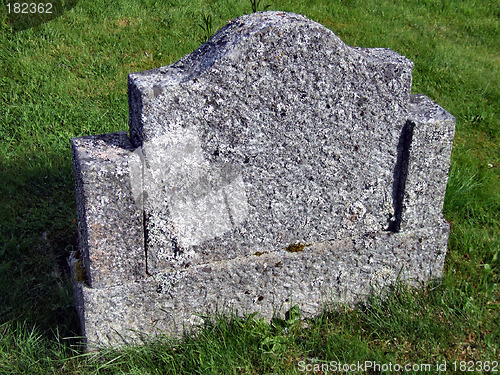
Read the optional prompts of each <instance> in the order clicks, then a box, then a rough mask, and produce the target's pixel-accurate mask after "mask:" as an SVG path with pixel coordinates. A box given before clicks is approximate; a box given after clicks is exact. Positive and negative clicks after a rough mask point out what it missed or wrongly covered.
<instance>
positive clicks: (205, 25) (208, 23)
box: [198, 13, 213, 42]
mask: <svg viewBox="0 0 500 375" xmlns="http://www.w3.org/2000/svg"><path fill="white" fill-rule="evenodd" d="M201 21H202V22H201V23H199V24H198V26H200V28H201V29H202V30H203V33H204V34H203V38H202V41H203V42H207V41H208V39H210V37H211V36H212V33H213V31H212V15H211V14H210V13H209V14H202V15H201Z"/></svg>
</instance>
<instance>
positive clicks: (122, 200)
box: [72, 132, 146, 288]
mask: <svg viewBox="0 0 500 375" xmlns="http://www.w3.org/2000/svg"><path fill="white" fill-rule="evenodd" d="M72 146H73V164H74V176H75V191H76V201H77V214H78V230H79V241H80V244H79V249H80V251H79V252H80V254H79V256H78V257H79V259H80V262H81V263H80V265H79V266H80V267H81V266H83V267H84V269H85V272H83V270H81V271H82V272H80V274H81V276H80V278H86V279H87V280H86V281H87V282H88V283H89V285H90V286H91V287H93V288H100V287H105V286H110V285H117V284H123V283H127V282H130V281H136V280H140V279H142V278H144V277H145V275H146V264H145V262H146V254H145V251H144V226H143V207H142V162H141V160H140V157H139V155H138V154H137V153H134V152H133V148H132V145H131V144H130V140H129V139H128V136H127V133H126V132H119V133H114V134H105V135H100V136H90V137H81V138H73V139H72Z"/></svg>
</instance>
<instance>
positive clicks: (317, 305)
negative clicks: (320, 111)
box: [78, 222, 449, 346]
mask: <svg viewBox="0 0 500 375" xmlns="http://www.w3.org/2000/svg"><path fill="white" fill-rule="evenodd" d="M448 233H449V226H448V224H447V223H444V222H443V223H442V224H441V225H440V226H437V227H434V228H432V229H429V228H425V229H420V230H418V231H414V232H412V233H409V234H408V233H390V232H383V233H377V234H369V235H364V236H361V237H357V238H346V239H343V240H337V241H328V242H322V243H316V244H314V245H311V246H306V247H305V248H304V249H303V250H302V251H298V252H293V253H292V252H288V251H286V250H282V251H275V252H270V253H264V254H261V255H258V256H257V255H253V256H249V257H244V258H237V259H232V260H229V261H221V262H214V263H211V264H207V265H199V266H193V267H189V268H188V269H185V270H181V271H174V272H172V273H169V274H165V275H164V278H163V282H161V281H160V282H159V280H158V278H155V277H149V278H147V279H145V280H144V281H143V282H140V283H129V284H125V285H119V286H116V287H110V288H105V289H92V288H88V287H85V286H84V285H80V286H79V290H78V294H80V295H82V296H83V298H84V300H85V320H86V322H87V324H86V327H87V331H86V336H87V337H88V338H89V345H90V346H92V345H96V344H100V345H107V344H119V343H124V342H134V341H137V339H138V338H140V337H144V333H149V334H152V335H155V334H161V333H167V334H170V335H179V334H181V333H182V332H183V329H184V328H187V329H190V327H191V326H192V325H193V324H199V323H201V322H202V321H203V319H202V316H204V315H206V314H210V313H211V314H214V313H216V312H218V313H221V312H226V313H227V312H236V311H239V312H240V313H241V312H245V313H253V312H257V313H258V314H259V316H260V317H264V318H267V319H270V318H272V317H273V316H283V314H284V313H285V312H286V311H287V310H288V309H289V308H290V307H291V305H296V304H298V305H299V306H300V311H301V314H302V316H303V317H311V316H314V315H315V314H319V313H321V312H322V309H323V308H324V307H325V306H337V304H339V303H342V304H346V305H350V306H354V305H355V304H356V303H363V302H364V301H366V298H367V297H368V296H369V295H370V294H372V293H373V291H374V290H375V291H377V290H378V291H380V290H381V289H382V288H385V287H387V286H389V285H391V284H392V283H394V282H395V280H396V279H398V278H399V279H400V280H408V281H411V282H414V283H420V282H422V281H427V280H429V279H430V278H438V277H441V272H442V268H443V263H444V257H445V253H446V243H447V240H448Z"/></svg>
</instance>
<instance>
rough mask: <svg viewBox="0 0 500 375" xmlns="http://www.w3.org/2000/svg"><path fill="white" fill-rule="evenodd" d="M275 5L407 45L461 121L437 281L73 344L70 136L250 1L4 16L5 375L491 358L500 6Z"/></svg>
mask: <svg viewBox="0 0 500 375" xmlns="http://www.w3.org/2000/svg"><path fill="white" fill-rule="evenodd" d="M268 4H270V7H269V9H272V10H284V11H292V12H295V13H301V14H305V15H306V16H308V17H309V18H311V19H313V20H315V21H318V22H320V23H322V24H323V25H325V26H327V27H328V28H330V29H331V30H333V31H334V32H335V33H336V34H337V35H338V36H340V37H341V38H342V39H343V40H344V41H345V42H346V43H348V44H349V45H354V46H361V47H388V48H391V49H393V50H395V51H397V52H399V53H401V54H403V55H405V56H407V57H408V58H410V59H411V60H413V61H414V63H415V69H414V74H413V77H414V83H413V92H414V93H423V94H425V95H427V96H429V97H430V98H431V99H433V100H434V101H436V102H437V103H439V104H440V105H441V106H443V107H444V108H446V109H447V110H448V111H449V112H451V113H452V114H453V115H454V116H455V117H456V119H457V132H456V136H455V142H454V149H453V154H452V167H451V171H450V178H449V183H448V189H447V194H446V199H445V207H444V212H445V216H446V218H447V219H448V220H449V221H450V222H451V236H450V241H449V250H448V254H447V258H446V263H445V272H444V276H443V279H442V280H441V281H440V282H439V283H435V284H432V285H429V286H425V287H422V288H420V289H412V290H408V289H405V288H404V287H402V286H400V287H398V288H396V290H395V291H394V293H392V294H390V295H389V296H388V298H387V299H385V300H381V299H377V298H374V299H373V301H371V304H370V305H369V307H366V308H364V309H358V310H350V309H342V308H341V309H339V310H338V311H335V312H327V311H325V313H324V314H323V315H322V316H320V317H317V318H316V319H313V320H308V321H301V320H300V319H296V318H297V317H298V316H299V314H300V312H298V311H295V315H294V316H292V317H291V318H289V319H288V320H275V321H274V322H272V323H271V324H268V323H266V322H263V321H261V320H258V319H257V318H256V317H255V316H251V317H246V318H241V317H235V316H225V317H213V319H212V321H211V322H210V323H207V325H206V326H205V327H203V329H202V330H201V331H200V332H199V334H198V336H197V337H186V338H184V339H182V340H180V341H174V340H171V339H168V338H164V339H162V340H159V341H157V342H154V343H151V344H148V345H146V346H142V347H127V348H123V349H121V350H104V351H102V352H100V353H97V354H90V355H86V354H83V353H82V352H81V351H79V348H78V340H77V339H71V337H73V336H75V335H76V332H77V324H76V319H75V311H74V307H73V302H72V295H71V285H70V280H69V274H68V266H67V262H66V259H67V256H68V255H69V253H70V252H71V251H72V250H74V249H75V248H76V223H75V218H76V213H75V204H74V191H73V177H72V165H71V152H70V144H69V139H70V138H71V137H78V136H83V135H90V134H101V133H108V132H113V131H117V130H126V129H128V105H127V74H128V73H130V72H137V71H141V70H145V69H150V68H154V67H158V66H163V65H168V64H170V63H172V62H175V61H176V60H177V59H179V58H180V57H182V56H183V55H185V54H187V53H190V52H191V51H193V50H194V49H196V48H197V47H198V45H199V43H200V41H202V40H204V39H205V38H206V37H207V35H206V34H207V30H208V29H209V28H210V31H213V30H217V29H218V28H220V27H221V26H223V25H224V24H225V23H226V21H227V20H230V19H232V18H235V17H237V16H240V15H242V14H244V13H249V12H251V11H252V8H251V2H249V1H244V0H227V1H217V0H207V1H196V0H193V1H185V0H169V1H159V0H158V1H153V0H138V1H125V0H114V1H102V0H95V1H87V0H80V1H79V2H78V3H77V4H76V5H75V6H74V7H73V9H71V10H70V11H68V12H66V13H64V14H63V15H62V16H61V17H59V18H57V19H54V20H52V21H50V22H48V23H45V24H42V25H39V26H36V27H34V28H32V29H27V30H23V31H18V32H16V33H13V32H12V31H11V30H10V26H9V25H5V23H4V24H2V30H1V32H0V108H1V109H0V113H1V117H0V180H1V183H0V222H1V227H0V369H1V372H2V373H5V374H23V373H26V374H48V373H51V374H115V373H116V374H125V373H126V374H169V373H171V374H191V373H199V374H210V373H213V374H220V373H222V374H244V373H245V374H266V373H267V374H273V373H279V374H285V373H286V374H288V373H289V374H294V373H302V372H301V371H299V363H302V364H304V365H305V364H309V365H311V366H313V365H325V364H328V363H330V361H339V362H342V363H356V362H357V361H361V362H363V361H365V360H367V361H376V362H377V363H389V362H392V363H399V364H404V363H432V364H437V363H443V361H447V365H448V369H450V366H452V363H453V361H487V360H489V361H492V360H498V358H499V357H500V355H499V344H500V337H499V336H500V330H499V327H498V321H499V312H500V304H499V294H500V293H499V287H498V283H499V277H498V275H499V264H500V262H499V253H498V252H499V249H500V229H499V222H500V220H499V219H500V218H499V213H500V192H499V188H498V187H499V186H500V179H499V167H500V160H499V159H500V158H499V157H500V147H499V129H500V126H499V125H500V124H499V120H498V119H499V118H500V113H499V108H500V95H499V93H500V90H499V88H500V74H499V68H498V66H499V62H500V45H499V44H498V40H499V39H500V35H499V23H500V22H499V18H500V6H499V5H498V2H495V1H488V0H481V1H480V0H463V1H458V0H447V1H446V0H432V1H431V0H407V1H404V2H403V1H398V0H383V1H375V0H366V1H360V0H337V1H334V0H330V1H327V0H317V1H294V0H282V1H278V0H275V1H269V2H266V3H262V4H261V5H260V7H261V8H262V7H263V6H267V5H268ZM208 15H210V21H208V19H207V18H205V20H204V19H203V17H208ZM0 19H3V17H2V18H0ZM200 24H201V25H203V26H205V27H204V28H203V27H200ZM323 369H325V367H323ZM458 370H460V368H459V369H458ZM433 371H434V372H436V371H435V369H433ZM415 372H416V371H414V373H415ZM462 372H464V373H465V372H466V371H462ZM318 373H320V372H318ZM366 373H377V371H376V370H374V369H372V370H367V371H366ZM409 373H411V371H410V372H409ZM467 373H468V372H467Z"/></svg>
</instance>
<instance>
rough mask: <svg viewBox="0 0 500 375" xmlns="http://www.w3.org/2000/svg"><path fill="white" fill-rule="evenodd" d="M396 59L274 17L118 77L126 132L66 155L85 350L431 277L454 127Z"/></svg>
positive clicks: (440, 254) (348, 299)
mask: <svg viewBox="0 0 500 375" xmlns="http://www.w3.org/2000/svg"><path fill="white" fill-rule="evenodd" d="M411 69H412V63H411V62H410V61H409V60H407V59H405V58H404V57H402V56H400V55H398V54H397V53H395V52H393V51H390V50H385V49H361V48H352V47H349V46H347V45H345V44H344V43H343V42H342V41H341V40H340V39H339V38H338V37H336V36H335V35H334V34H333V33H332V32H331V31H329V30H327V29H326V28H324V27H323V26H321V25H319V24H317V23H315V22H312V21H310V20H307V19H306V18H305V17H302V16H298V15H295V14H287V13H282V12H268V13H258V14H253V15H249V16H244V17H241V18H239V19H236V20H234V21H231V22H230V23H229V24H228V25H227V26H226V27H224V28H223V29H221V30H220V31H219V32H218V33H217V34H216V35H215V36H214V37H213V38H212V39H211V40H210V41H209V42H208V43H206V44H204V45H202V46H201V47H200V48H199V49H198V50H197V51H195V52H193V53H192V54H191V55H188V56H186V57H184V58H183V59H181V60H180V61H179V62H177V63H175V64H173V65H170V66H168V67H163V68H159V69H155V70H152V71H148V72H142V73H136V74H131V75H130V77H129V102H130V140H129V138H128V137H127V135H126V133H125V132H119V133H115V134H107V135H101V136H93V137H83V138H76V139H73V140H72V143H73V158H74V169H75V184H76V196H77V208H78V225H79V234H80V251H79V252H78V253H76V254H74V255H73V257H72V258H71V264H72V273H73V277H74V280H75V282H74V291H75V304H76V307H77V311H78V314H79V316H80V319H81V322H82V331H83V334H84V335H85V336H86V337H87V339H88V342H89V344H90V345H93V344H104V345H115V344H119V343H121V342H128V341H129V340H131V341H133V342H137V341H138V340H139V339H140V338H141V337H142V336H143V335H148V334H157V333H167V334H174V335H176V334H179V333H180V332H182V330H183V327H184V326H191V325H193V324H196V323H197V322H201V321H202V319H201V317H200V315H203V314H209V313H214V312H216V311H218V312H221V311H226V312H227V311H233V312H234V311H238V312H239V313H252V312H258V313H259V314H260V316H262V317H265V318H268V319H269V318H271V317H272V316H273V314H278V315H279V314H282V313H284V312H285V311H286V310H287V309H288V308H289V307H290V306H291V305H295V304H298V305H299V307H300V310H301V312H302V315H303V316H306V317H307V316H313V315H314V314H316V313H319V312H321V311H322V308H323V306H324V304H336V303H344V304H349V305H354V304H356V303H358V302H364V301H366V298H367V296H368V295H370V294H371V293H373V292H374V291H382V290H384V288H385V287H386V286H388V285H391V284H392V283H394V281H395V280H397V279H400V280H407V281H409V282H410V283H411V282H425V281H428V280H429V279H433V278H439V277H440V276H441V272H442V269H443V263H444V257H445V254H446V244H447V240H448V234H449V225H448V224H447V223H446V222H445V221H444V219H443V216H442V212H441V211H442V206H443V201H444V193H445V190H446V181H447V174H448V170H449V165H450V164H449V163H450V153H451V147H452V142H453V135H454V124H455V120H454V118H453V116H451V115H450V114H449V113H447V112H446V111H445V110H443V109H442V108H440V107H439V106H438V105H436V104H435V103H433V102H432V101H431V100H430V99H428V98H426V97H424V96H422V95H413V96H410V86H411Z"/></svg>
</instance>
